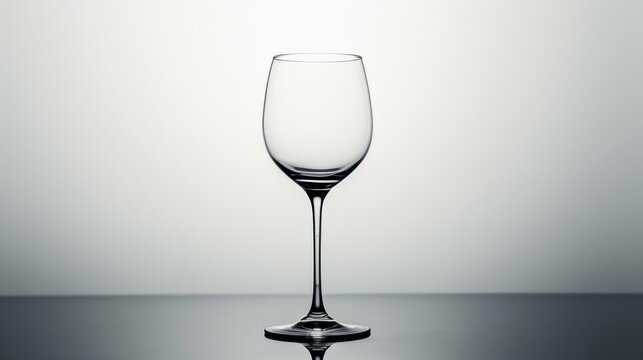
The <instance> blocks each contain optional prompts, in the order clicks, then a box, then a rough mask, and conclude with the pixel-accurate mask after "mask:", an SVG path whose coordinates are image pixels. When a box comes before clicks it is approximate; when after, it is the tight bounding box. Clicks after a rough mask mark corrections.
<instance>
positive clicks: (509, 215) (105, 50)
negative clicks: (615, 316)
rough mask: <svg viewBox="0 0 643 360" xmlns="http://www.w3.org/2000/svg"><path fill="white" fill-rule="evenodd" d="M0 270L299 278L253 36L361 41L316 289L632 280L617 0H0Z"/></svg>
mask: <svg viewBox="0 0 643 360" xmlns="http://www.w3.org/2000/svg"><path fill="white" fill-rule="evenodd" d="M0 4H1V5H0V51H1V53H0V171H1V174H0V294H71V293H183V292H189V293H248V292H252V293H255V292H301V293H305V292H308V291H309V290H310V273H311V270H310V268H311V265H310V262H311V254H310V251H311V244H310V242H311V240H310V233H311V229H310V221H311V217H310V213H309V211H310V210H309V207H308V206H309V205H308V202H307V199H306V197H305V195H304V193H303V192H302V191H301V190H300V189H299V188H297V186H296V185H295V184H294V183H292V182H291V181H290V180H289V179H288V178H286V177H285V176H284V175H283V174H281V173H280V171H279V170H278V169H277V168H276V166H274V165H273V164H272V162H271V161H270V159H269V157H268V155H267V154H266V152H265V149H264V145H263V142H262V134H261V111H262V103H263V92H264V87H265V80H266V76H267V72H268V69H269V65H270V59H271V56H272V55H274V54H277V53H283V52H302V51H303V52H306V51H333V52H354V53H359V54H361V55H363V56H364V63H365V66H366V70H367V74H368V76H369V81H370V85H371V92H372V101H373V111H374V116H375V119H374V121H375V123H374V139H373V144H372V147H371V151H370V153H369V155H368V156H367V158H366V160H365V162H364V163H363V164H362V165H361V166H360V167H359V168H358V169H357V170H356V171H355V172H354V173H353V174H352V175H351V176H350V177H349V178H348V179H347V180H345V182H343V183H342V184H340V185H339V186H338V187H337V188H335V189H334V190H333V191H332V192H331V194H330V195H329V197H328V198H327V202H326V207H325V213H324V215H325V218H324V256H325V262H324V271H325V273H324V282H325V284H324V285H325V290H326V292H400V291H401V292H425V291H431V292H435V291H438V292H452V291H457V292H469V291H473V292H477V291H512V292H514V291H515V292H525V291H530V292H531V291H550V292H551V291H556V292H557V291H572V292H573V291H582V292H584V291H592V292H610V291H637V292H640V291H643V281H642V280H641V279H643V261H642V258H643V242H642V240H643V221H642V220H643V189H642V184H643V141H641V138H642V137H643V124H642V119H643V105H642V104H643V101H641V100H643V99H642V98H641V94H643V45H642V44H643V39H642V37H643V36H642V35H643V22H641V21H640V15H641V14H642V13H643V5H642V4H643V3H642V2H640V1H558V0H556V1H554V0H551V1H549V0H548V1H500V0H492V1H475V0H456V1H421V0H402V1H399V0H398V1H347V0H332V1H315V2H313V1H301V0H291V1H288V0H277V1H259V0H256V1H225V2H223V1H216V0H202V1H195V0H189V1H179V0H161V1H151V0H150V1H143V0H133V1H131V0H127V1H126V0H119V1H81V0H77V1H70V0H67V1H46V0H31V1H18V0H0Z"/></svg>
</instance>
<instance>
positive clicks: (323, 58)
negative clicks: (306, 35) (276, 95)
mask: <svg viewBox="0 0 643 360" xmlns="http://www.w3.org/2000/svg"><path fill="white" fill-rule="evenodd" d="M272 60H273V61H284V62H299V63H338V62H349V61H359V60H362V57H361V56H360V55H357V54H347V53H288V54H277V55H275V56H273V57H272Z"/></svg>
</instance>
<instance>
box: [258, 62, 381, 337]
mask: <svg viewBox="0 0 643 360" xmlns="http://www.w3.org/2000/svg"><path fill="white" fill-rule="evenodd" d="M263 134H264V141H265V143H266V148H267V150H268V153H269V154H270V156H271V157H272V159H273V160H274V162H275V163H276V164H277V166H278V167H279V168H280V169H281V170H282V171H283V172H284V173H286V175H288V176H289V177H290V178H291V179H292V180H294V181H295V182H296V183H297V184H298V185H299V186H301V187H302V188H303V189H304V191H305V192H306V194H307V195H308V197H309V198H310V202H311V204H312V208H313V271H314V277H313V301H312V305H311V307H310V311H309V312H308V315H306V316H305V317H304V318H303V319H301V320H300V321H299V322H297V323H295V324H292V325H281V326H273V327H269V328H267V329H265V335H266V336H267V337H269V338H272V339H279V340H291V341H293V340H295V341H296V340H301V339H326V340H332V341H341V340H351V339H361V338H365V337H367V336H369V335H370V329H369V328H368V327H366V326H360V325H345V324H341V323H339V322H337V321H335V320H333V318H331V317H330V316H328V314H327V313H326V310H325V309H324V303H323V301H322V290H321V211H322V204H323V201H324V198H325V197H326V195H327V194H328V191H329V190H330V189H331V188H332V187H333V186H335V185H337V183H339V182H340V181H342V179H344V178H345V177H346V176H348V174H350V173H351V172H352V171H353V170H354V169H355V168H356V167H357V165H359V163H360V162H361V161H362V159H363V158H364V156H365V155H366V152H367V151H368V148H369V146H370V143H371V134H372V116H371V101H370V96H369V91H368V83H367V81H366V73H365V71H364V65H363V64H362V58H361V57H360V56H358V55H350V54H287V55H277V56H275V57H274V58H273V60H272V66H271V68H270V75H269V77H268V85H267V87H266V98H265V103H264V112H263Z"/></svg>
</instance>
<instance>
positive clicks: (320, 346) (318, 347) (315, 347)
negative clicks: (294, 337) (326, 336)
mask: <svg viewBox="0 0 643 360" xmlns="http://www.w3.org/2000/svg"><path fill="white" fill-rule="evenodd" d="M302 345H304V347H305V348H306V349H307V350H308V352H309V353H310V359H311V360H322V359H323V358H324V354H325V353H326V350H328V348H329V347H330V346H331V345H333V343H327V342H316V341H313V342H309V343H302Z"/></svg>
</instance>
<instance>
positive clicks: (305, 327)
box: [264, 319, 371, 343]
mask: <svg viewBox="0 0 643 360" xmlns="http://www.w3.org/2000/svg"><path fill="white" fill-rule="evenodd" d="M264 334H265V336H266V337H267V338H268V339H273V340H281V341H293V342H307V341H314V342H331V343H332V342H341V341H350V340H359V339H364V338H367V337H369V336H370V335H371V329H369V328H368V327H367V326H362V325H348V324H342V323H339V322H337V321H335V320H332V319H329V320H311V319H302V320H301V321H299V322H296V323H294V324H290V325H277V326H271V327H269V328H266V329H265V330H264Z"/></svg>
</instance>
